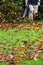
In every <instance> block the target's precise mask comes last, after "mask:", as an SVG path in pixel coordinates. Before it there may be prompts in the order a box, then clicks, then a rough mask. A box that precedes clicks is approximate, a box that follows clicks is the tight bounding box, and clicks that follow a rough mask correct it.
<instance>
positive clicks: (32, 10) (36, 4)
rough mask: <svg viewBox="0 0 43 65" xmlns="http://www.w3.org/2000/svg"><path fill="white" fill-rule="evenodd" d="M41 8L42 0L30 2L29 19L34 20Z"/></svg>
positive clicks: (30, 0) (31, 0)
mask: <svg viewBox="0 0 43 65" xmlns="http://www.w3.org/2000/svg"><path fill="white" fill-rule="evenodd" d="M26 5H27V4H26ZM39 6H40V0H29V18H30V19H31V20H33V19H34V16H36V13H38V7H39Z"/></svg>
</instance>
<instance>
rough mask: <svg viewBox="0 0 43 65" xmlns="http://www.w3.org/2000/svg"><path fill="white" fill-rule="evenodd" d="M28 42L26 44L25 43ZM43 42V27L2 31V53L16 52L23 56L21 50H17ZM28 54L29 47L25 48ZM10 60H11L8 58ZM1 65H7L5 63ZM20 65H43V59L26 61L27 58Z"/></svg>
mask: <svg viewBox="0 0 43 65" xmlns="http://www.w3.org/2000/svg"><path fill="white" fill-rule="evenodd" d="M25 42H26V43H25ZM42 42H43V25H42V24H40V25H39V24H38V25H36V24H34V23H33V25H29V26H28V25H27V24H26V26H23V27H22V26H21V24H20V25H19V26H18V27H14V28H10V29H8V30H2V29H0V52H2V53H3V54H4V53H7V52H8V53H10V54H11V53H12V52H16V53H17V54H18V55H21V53H22V51H21V50H16V49H17V48H19V47H21V46H23V45H24V46H25V45H26V44H27V45H28V44H30V45H31V46H34V45H37V44H41V43H42ZM24 48H26V51H27V52H28V49H27V47H26V46H25V47H24ZM7 59H9V58H7ZM0 65H6V64H4V63H3V62H2V63H0ZM19 65H43V59H40V58H38V59H37V60H25V58H20V60H19Z"/></svg>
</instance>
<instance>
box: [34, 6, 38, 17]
mask: <svg viewBox="0 0 43 65" xmlns="http://www.w3.org/2000/svg"><path fill="white" fill-rule="evenodd" d="M33 7H34V17H36V14H37V13H38V5H34V6H33Z"/></svg>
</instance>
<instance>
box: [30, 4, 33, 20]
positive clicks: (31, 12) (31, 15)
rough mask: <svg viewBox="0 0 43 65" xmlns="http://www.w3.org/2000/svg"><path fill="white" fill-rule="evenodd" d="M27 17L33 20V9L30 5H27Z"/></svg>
mask: <svg viewBox="0 0 43 65" xmlns="http://www.w3.org/2000/svg"><path fill="white" fill-rule="evenodd" d="M29 9H30V11H29V19H31V20H33V11H34V8H33V6H32V5H29Z"/></svg>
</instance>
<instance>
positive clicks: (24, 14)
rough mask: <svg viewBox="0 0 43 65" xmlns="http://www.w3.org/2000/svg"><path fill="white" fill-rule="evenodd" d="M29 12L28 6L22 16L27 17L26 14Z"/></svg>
mask: <svg viewBox="0 0 43 65" xmlns="http://www.w3.org/2000/svg"><path fill="white" fill-rule="evenodd" d="M27 12H28V8H27V7H26V8H25V10H24V13H23V16H22V18H25V16H26V15H27Z"/></svg>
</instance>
